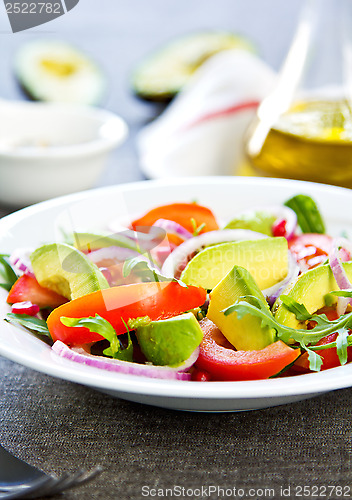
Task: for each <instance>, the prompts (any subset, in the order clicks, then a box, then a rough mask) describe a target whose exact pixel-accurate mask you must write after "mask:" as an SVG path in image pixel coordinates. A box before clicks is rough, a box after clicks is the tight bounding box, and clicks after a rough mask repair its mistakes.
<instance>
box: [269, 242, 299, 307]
mask: <svg viewBox="0 0 352 500" xmlns="http://www.w3.org/2000/svg"><path fill="white" fill-rule="evenodd" d="M299 272H300V269H299V266H298V264H297V262H296V259H295V258H294V257H293V255H292V254H291V252H290V251H288V271H287V276H286V278H284V279H283V280H282V281H280V282H279V283H276V284H275V285H273V286H272V287H270V288H266V289H265V290H263V294H264V295H265V297H266V298H267V300H268V302H269V304H270V306H272V305H273V304H274V302H275V301H276V299H277V298H278V297H279V296H280V295H281V293H282V292H283V291H284V290H285V288H287V287H288V285H289V284H290V283H291V282H292V281H293V280H295V279H296V278H297V276H298V275H299Z"/></svg>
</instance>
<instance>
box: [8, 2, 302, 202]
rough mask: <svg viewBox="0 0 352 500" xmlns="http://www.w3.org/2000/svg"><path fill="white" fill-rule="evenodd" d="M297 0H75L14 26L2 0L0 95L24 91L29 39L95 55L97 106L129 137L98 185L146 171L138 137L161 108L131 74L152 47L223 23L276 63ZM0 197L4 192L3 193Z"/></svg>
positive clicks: (221, 26)
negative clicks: (22, 52)
mask: <svg viewBox="0 0 352 500" xmlns="http://www.w3.org/2000/svg"><path fill="white" fill-rule="evenodd" d="M302 5H303V2H302V1H301V0H295V2H282V0H217V1H216V2H214V1H213V2H204V0H177V1H176V0H168V1H167V2H165V1H163V0H148V2H146V1H141V0H128V1H127V0H99V1H97V0H80V2H79V3H78V5H77V6H76V7H75V8H74V9H72V10H71V11H70V12H68V13H66V14H65V15H64V16H62V17H59V18H57V19H55V20H53V21H51V22H50V23H47V24H44V25H41V26H38V27H36V28H33V29H30V30H27V31H23V32H19V33H16V34H13V33H12V32H11V28H10V24H9V21H8V18H7V16H6V12H5V7H4V5H3V4H1V5H0V74H1V79H0V98H2V99H11V100H12V99H21V100H22V99H23V100H25V99H27V97H26V96H25V95H24V93H23V91H22V89H21V88H20V85H19V84H18V81H17V80H16V78H15V76H14V71H13V65H14V58H15V55H16V53H17V51H18V49H19V48H20V47H23V46H24V45H25V44H27V43H28V42H32V41H33V40H43V41H45V40H63V41H66V42H68V43H70V44H72V45H74V46H76V47H78V48H79V49H80V50H82V51H83V52H84V53H85V54H86V55H87V56H88V57H90V58H92V59H93V60H94V61H95V62H97V63H98V65H99V66H101V69H102V71H103V72H104V73H105V74H106V77H107V82H108V88H107V91H106V93H105V95H104V97H103V99H102V101H101V103H100V105H101V107H103V108H105V109H107V110H109V111H112V112H114V113H116V114H118V115H120V116H121V117H122V118H123V119H124V120H125V121H126V122H127V125H128V127H129V137H128V140H127V141H126V142H125V143H124V145H123V146H122V147H121V148H118V149H117V150H116V151H114V153H113V154H112V156H111V157H110V159H109V162H108V165H107V167H106V168H105V170H104V172H103V173H102V174H101V175H100V177H99V180H98V181H97V183H96V185H97V186H102V185H111V184H118V183H125V182H130V181H136V180H140V179H144V178H145V177H146V176H145V174H143V172H142V171H141V169H140V165H139V158H138V155H137V151H136V145H135V140H136V136H137V134H138V133H139V131H140V130H141V129H142V128H143V127H144V126H145V125H146V124H148V123H149V122H151V121H152V120H153V119H154V118H155V117H157V116H158V115H159V114H160V113H161V112H162V111H163V110H164V108H165V105H163V104H160V103H153V102H146V101H144V100H142V99H140V98H138V97H136V96H135V95H134V92H133V90H132V87H131V75H132V73H133V71H134V70H135V68H136V66H137V65H139V64H140V63H141V62H142V61H143V60H144V59H145V58H146V57H147V56H148V55H149V54H150V53H151V52H153V51H155V50H159V49H160V48H162V47H163V46H165V45H167V44H168V43H169V42H170V40H172V39H174V38H175V37H179V36H182V35H187V34H192V33H194V32H199V31H204V30H209V29H211V30H213V29H216V30H217V29H218V30H225V31H230V32H234V33H237V34H240V35H243V36H244V37H246V38H248V39H249V40H250V41H251V42H252V43H253V44H254V46H255V48H256V52H257V54H258V55H259V57H260V58H261V59H262V60H263V61H265V62H266V63H267V64H268V65H269V66H270V67H272V68H273V69H274V70H278V69H279V67H280V65H281V63H282V62H283V59H284V57H285V54H286V53H287V50H288V48H289V46H290V43H291V41H292V37H293V34H294V31H295V27H296V24H297V20H298V15H299V12H300V9H301V7H302ZM0 203H1V200H0Z"/></svg>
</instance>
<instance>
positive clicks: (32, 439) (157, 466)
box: [0, 0, 352, 500]
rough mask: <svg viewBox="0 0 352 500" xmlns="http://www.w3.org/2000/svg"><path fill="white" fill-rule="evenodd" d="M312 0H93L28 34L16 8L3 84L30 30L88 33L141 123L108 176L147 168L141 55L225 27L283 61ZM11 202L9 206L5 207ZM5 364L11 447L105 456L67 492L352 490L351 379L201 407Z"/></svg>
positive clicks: (5, 433) (89, 44)
mask: <svg viewBox="0 0 352 500" xmlns="http://www.w3.org/2000/svg"><path fill="white" fill-rule="evenodd" d="M301 4H302V2H301V1H298V0H296V1H295V2H282V0H237V1H234V0H218V1H216V2H215V1H213V2H205V1H204V0H179V1H177V2H176V1H168V2H165V1H162V0H149V1H148V2H147V1H143V2H142V1H138V2H137V1H135V0H131V1H126V0H99V1H97V0H81V1H80V3H79V5H78V6H77V7H76V8H75V9H73V10H72V12H71V13H70V14H67V15H66V16H64V17H63V18H61V19H58V20H56V21H54V22H52V23H51V24H50V25H47V26H45V27H41V28H38V29H37V30H33V31H32V32H30V33H29V32H28V33H22V34H18V35H12V34H10V33H9V26H8V21H7V19H6V18H5V16H2V17H1V16H0V30H2V31H1V33H0V42H1V41H2V42H3V43H2V44H0V54H1V57H0V74H1V82H0V95H1V96H3V97H7V98H16V97H18V96H19V91H18V89H17V87H16V84H15V82H14V80H13V77H12V76H11V71H10V69H11V58H12V55H13V52H14V51H15V49H16V48H17V46H18V45H19V44H21V43H23V42H24V41H26V40H29V39H32V37H33V36H34V35H35V36H37V37H39V36H40V37H44V36H45V37H52V38H65V39H67V40H69V41H71V42H75V43H77V45H79V46H81V47H82V48H84V49H85V50H87V51H89V52H90V53H91V54H92V55H94V56H95V57H96V58H97V59H98V60H100V62H101V64H102V65H103V67H104V68H105V69H106V71H107V72H108V74H109V77H110V83H111V85H110V91H109V97H108V99H107V101H106V103H105V105H106V107H107V108H108V109H111V110H113V111H115V112H117V113H119V114H121V115H122V116H123V117H124V118H125V119H126V120H127V122H128V124H129V126H130V129H131V136H130V139H129V141H128V142H127V144H126V145H125V146H124V147H123V148H121V149H120V150H118V151H117V152H116V154H114V156H113V158H112V160H111V163H110V165H109V168H108V169H107V170H106V172H105V173H104V175H103V176H102V178H101V180H100V183H99V184H100V185H107V184H112V183H121V182H128V181H134V180H139V179H143V175H142V174H141V172H140V171H139V169H138V162H137V158H136V154H135V150H134V138H135V134H136V132H137V131H138V130H139V129H140V128H141V126H143V124H144V123H146V122H147V121H148V120H150V119H151V118H152V117H153V116H154V115H155V114H156V113H157V112H158V111H159V110H158V108H157V107H156V106H154V105H152V104H146V103H142V102H140V101H138V100H137V99H135V98H134V97H133V96H132V95H131V94H130V92H129V87H128V75H129V74H130V71H131V69H132V68H133V66H134V64H135V63H136V62H137V61H138V60H139V59H140V58H141V57H142V56H143V55H145V54H146V53H147V52H148V51H149V50H150V49H151V48H154V47H156V46H157V45H159V43H161V42H164V41H166V40H168V39H169V38H170V37H172V36H174V35H177V34H180V33H186V32H191V31H194V30H195V29H200V28H213V27H214V28H225V29H233V30H235V31H238V32H242V33H245V34H247V35H248V36H250V37H251V38H252V39H253V40H254V41H255V42H256V44H257V45H258V48H259V51H260V53H261V54H262V55H263V58H264V59H265V60H267V61H268V62H269V63H270V64H272V65H273V66H274V67H276V68H277V67H278V66H279V64H280V62H281V60H282V57H283V55H284V53H285V51H286V50H287V47H288V44H289V42H290V38H291V36H292V33H293V29H294V24H295V21H296V18H297V12H298V9H299V7H300V6H301ZM98 5H99V7H98ZM50 30H51V31H50ZM0 202H1V200H0ZM11 210H13V208H9V207H1V208H0V215H5V214H6V213H8V212H9V211H11ZM0 373H1V378H0V420H1V424H0V442H1V443H2V444H3V445H4V446H5V447H7V448H8V449H9V450H10V451H12V452H14V453H15V454H17V455H18V456H20V457H22V458H24V459H25V460H27V461H28V462H30V463H32V464H34V465H36V466H38V467H41V468H42V469H44V470H45V471H47V472H55V473H57V474H59V473H61V472H62V471H74V470H75V469H76V468H78V467H80V466H83V467H86V468H90V467H93V466H95V465H97V464H101V465H102V466H103V467H104V472H103V474H102V475H101V476H100V477H99V478H98V479H97V480H96V481H94V483H92V484H90V485H89V486H86V487H81V488H79V489H77V490H75V491H74V490H73V491H71V492H68V493H66V495H65V498H72V499H82V500H83V499H91V498H92V499H104V500H105V499H106V500H108V499H114V500H115V499H121V500H122V499H140V498H148V497H152V496H155V497H161V496H164V497H166V498H172V497H179V498H192V499H194V498H213V499H216V498H241V497H243V495H246V497H247V498H300V497H304V498H334V499H335V498H348V497H349V496H351V495H352V492H351V491H349V490H348V489H347V488H346V489H345V490H342V491H341V490H339V489H337V488H335V489H334V487H335V486H342V487H343V486H347V487H348V485H349V484H350V483H351V479H352V477H351V476H352V473H351V455H352V445H351V437H352V436H351V434H352V430H351V425H350V422H351V420H352V404H351V391H350V390H341V391H337V392H333V393H329V394H326V395H324V396H320V397H317V398H314V399H310V400H306V401H303V402H300V403H296V404H292V405H285V406H282V407H276V408H271V409H266V410H261V411H252V412H244V413H229V414H198V413H182V412H174V411H169V410H163V409H159V408H153V407H148V406H143V405H139V404H135V403H130V402H126V401H122V400H118V399H113V398H111V397H109V396H106V395H103V394H100V393H98V392H95V391H93V390H91V389H88V388H85V387H81V386H78V385H75V384H72V383H69V382H64V381H61V380H58V379H54V378H51V377H49V376H45V375H42V374H39V373H36V372H34V371H32V370H30V369H27V368H24V367H22V366H19V365H17V364H14V363H12V362H11V361H8V360H6V359H3V358H0ZM304 486H306V487H307V488H306V490H303V487H304ZM314 487H316V488H315V489H314ZM324 487H325V488H326V489H324ZM329 487H331V488H329ZM182 488H184V490H182ZM202 488H203V490H202ZM234 488H236V489H235V490H234ZM266 488H267V489H266ZM288 488H290V489H288ZM167 489H168V490H167Z"/></svg>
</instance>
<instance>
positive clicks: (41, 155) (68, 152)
mask: <svg viewBox="0 0 352 500" xmlns="http://www.w3.org/2000/svg"><path fill="white" fill-rule="evenodd" d="M126 136H127V125H126V123H125V122H124V121H123V120H122V119H121V118H120V117H118V116H116V115H115V114H113V113H111V112H108V111H105V110H102V109H97V108H92V107H85V106H77V105H71V104H51V103H37V102H22V101H0V179H1V182H0V203H2V204H8V205H15V206H25V205H29V204H32V203H36V202H39V201H43V200H47V199H50V198H54V197H57V196H61V195H65V194H69V193H74V192H77V191H82V190H84V189H89V188H92V187H94V184H95V182H96V181H97V179H98V177H99V175H100V174H101V173H102V171H103V168H104V167H105V165H106V161H107V158H108V155H109V153H110V152H111V151H112V150H113V149H114V148H116V147H117V146H119V145H120V144H122V142H123V141H124V140H125V138H126Z"/></svg>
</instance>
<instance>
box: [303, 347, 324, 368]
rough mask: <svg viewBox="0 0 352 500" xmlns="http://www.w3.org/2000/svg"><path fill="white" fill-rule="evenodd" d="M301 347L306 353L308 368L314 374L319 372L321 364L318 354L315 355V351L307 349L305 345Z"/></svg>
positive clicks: (321, 360)
mask: <svg viewBox="0 0 352 500" xmlns="http://www.w3.org/2000/svg"><path fill="white" fill-rule="evenodd" d="M301 347H302V348H303V349H305V350H306V351H307V353H308V361H309V368H310V369H311V370H312V371H314V372H319V371H320V369H321V365H322V364H323V359H322V357H321V356H319V354H317V353H316V352H315V351H312V350H311V349H308V347H307V346H306V345H302V346H301Z"/></svg>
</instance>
